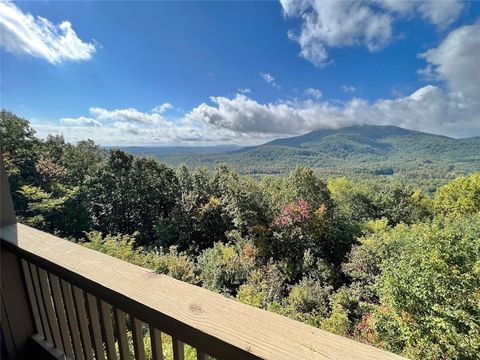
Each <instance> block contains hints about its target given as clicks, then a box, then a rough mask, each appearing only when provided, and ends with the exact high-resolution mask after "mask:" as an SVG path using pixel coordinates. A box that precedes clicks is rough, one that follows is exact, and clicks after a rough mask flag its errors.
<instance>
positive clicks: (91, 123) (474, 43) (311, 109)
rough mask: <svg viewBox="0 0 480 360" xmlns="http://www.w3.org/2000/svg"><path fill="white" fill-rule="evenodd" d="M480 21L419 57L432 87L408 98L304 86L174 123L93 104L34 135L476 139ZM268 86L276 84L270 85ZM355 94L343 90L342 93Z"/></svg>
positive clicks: (229, 102) (213, 105)
mask: <svg viewBox="0 0 480 360" xmlns="http://www.w3.org/2000/svg"><path fill="white" fill-rule="evenodd" d="M478 34H480V23H475V24H471V25H465V26H462V27H459V28H457V29H455V30H453V31H451V32H450V33H449V34H448V35H447V36H446V37H445V39H444V40H443V41H442V42H441V43H440V44H439V45H438V46H437V47H435V48H431V49H429V50H427V51H425V52H423V53H422V54H420V57H421V58H422V59H424V61H425V63H426V64H425V67H424V68H423V69H421V70H420V72H421V74H422V76H425V77H426V78H427V79H429V81H433V82H431V83H430V84H428V85H426V86H424V87H422V88H420V89H418V90H416V91H414V92H413V93H411V94H409V95H407V96H399V97H396V98H393V99H379V100H377V101H374V102H369V101H367V100H364V99H361V98H359V97H354V98H352V99H351V100H349V101H346V102H338V101H329V100H323V98H321V92H320V91H319V90H318V89H313V88H310V89H306V90H305V93H306V94H307V95H308V98H306V99H305V98H304V100H299V99H294V100H283V101H282V100H280V101H277V102H271V103H261V102H258V101H256V100H254V99H252V98H251V97H250V96H248V93H247V92H245V91H244V92H243V93H242V92H238V93H237V94H236V95H234V96H232V97H224V96H216V97H211V98H210V101H209V102H206V103H202V104H200V105H198V106H196V107H195V108H193V109H191V110H190V111H189V112H187V113H185V114H184V115H183V116H181V117H180V118H177V119H174V118H170V117H168V116H167V115H166V114H165V111H166V110H168V109H170V108H171V107H172V105H170V104H168V103H165V104H163V105H160V106H157V107H156V108H154V109H153V110H152V111H149V112H142V111H140V110H137V109H134V108H126V109H113V110H109V109H105V108H101V107H92V108H90V109H89V114H88V116H80V117H78V118H64V119H61V123H60V125H57V126H54V125H35V124H34V125H35V127H36V129H37V130H38V132H39V134H40V135H46V134H47V133H54V134H63V135H65V137H66V138H67V139H69V140H71V141H76V140H80V139H84V138H93V139H94V140H96V141H98V142H100V143H101V144H122V143H123V144H142V143H143V144H158V143H163V144H166V143H203V144H219V143H238V144H254V143H261V142H264V141H267V140H270V139H273V138H275V137H278V136H290V135H296V134H302V133H305V132H308V131H311V130H315V129H319V128H340V127H345V126H353V125H363V124H374V125H396V126H402V127H405V128H409V129H414V130H420V131H426V132H432V133H437V134H443V135H448V136H456V137H466V136H474V135H477V136H478V135H480V66H479V63H478V59H480V37H479V36H478ZM273 81H274V80H273ZM354 90H355V89H354V88H353V87H351V86H348V85H347V86H345V88H344V91H347V92H352V91H354Z"/></svg>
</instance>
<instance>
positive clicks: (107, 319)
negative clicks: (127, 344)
mask: <svg viewBox="0 0 480 360" xmlns="http://www.w3.org/2000/svg"><path fill="white" fill-rule="evenodd" d="M100 312H101V314H102V325H103V332H104V336H105V344H106V348H107V358H108V360H117V353H116V351H115V338H114V337H113V325H112V315H111V313H110V305H109V304H107V303H106V302H105V301H103V300H100Z"/></svg>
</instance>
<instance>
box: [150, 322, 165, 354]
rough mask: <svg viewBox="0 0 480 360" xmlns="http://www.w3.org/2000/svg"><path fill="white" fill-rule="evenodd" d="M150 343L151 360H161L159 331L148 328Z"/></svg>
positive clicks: (151, 327)
mask: <svg viewBox="0 0 480 360" xmlns="http://www.w3.org/2000/svg"><path fill="white" fill-rule="evenodd" d="M150 343H151V346H152V360H163V349H162V336H161V333H160V331H159V330H157V329H155V328H154V327H153V326H150Z"/></svg>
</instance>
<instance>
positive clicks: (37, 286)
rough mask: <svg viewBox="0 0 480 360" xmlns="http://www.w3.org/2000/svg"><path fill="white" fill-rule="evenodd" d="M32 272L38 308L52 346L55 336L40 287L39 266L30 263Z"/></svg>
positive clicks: (48, 341) (45, 332)
mask: <svg viewBox="0 0 480 360" xmlns="http://www.w3.org/2000/svg"><path fill="white" fill-rule="evenodd" d="M30 273H31V274H32V283H33V289H34V291H35V297H36V299H37V302H38V310H39V311H40V318H41V319H42V327H43V333H44V334H45V341H46V343H47V344H49V346H50V347H54V346H53V337H52V332H51V330H50V325H49V323H48V318H47V312H46V310H45V303H44V301H43V296H42V290H41V288H40V281H39V278H38V270H37V267H36V266H35V265H34V264H32V263H30Z"/></svg>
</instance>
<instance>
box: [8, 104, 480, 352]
mask: <svg viewBox="0 0 480 360" xmlns="http://www.w3.org/2000/svg"><path fill="white" fill-rule="evenodd" d="M0 135H1V139H2V155H3V160H4V163H5V166H6V170H7V173H8V176H9V181H10V187H11V190H12V197H13V200H14V206H15V209H16V212H17V216H18V218H19V221H21V222H23V223H25V224H28V225H31V226H33V227H36V228H38V229H41V230H45V231H48V232H51V233H55V234H57V235H59V236H62V237H64V238H68V239H70V240H72V241H75V242H79V243H82V244H83V245H84V246H87V247H89V248H92V249H95V250H98V251H101V252H104V253H107V254H109V255H112V256H116V257H119V258H121V259H124V260H126V261H130V262H133V263H135V264H138V265H141V266H145V267H148V268H151V269H154V270H155V271H157V272H159V273H164V274H168V275H170V276H173V277H175V278H177V279H180V280H183V281H187V282H189V283H192V284H195V285H199V286H203V287H205V288H208V289H210V290H212V291H216V292H219V293H222V294H224V295H225V296H228V297H232V298H235V299H237V300H238V301H241V302H243V303H246V304H249V305H252V306H256V307H260V308H263V309H267V310H270V311H273V312H277V313H280V314H283V315H285V316H289V317H291V318H293V319H297V320H299V321H303V322H306V323H308V324H311V325H313V326H317V327H319V328H322V329H325V330H327V331H331V332H334V333H337V334H340V335H343V336H348V337H351V338H354V339H356V340H359V341H362V342H367V343H370V344H373V345H375V346H378V347H382V348H385V349H388V350H390V351H394V352H397V353H400V354H403V355H405V356H408V357H411V358H415V359H446V358H448V359H474V358H478V354H479V353H480V293H479V290H478V289H480V174H479V173H473V174H471V175H467V176H464V177H460V178H457V179H455V180H453V181H450V182H449V183H447V184H446V185H444V186H441V187H439V188H438V189H437V190H436V191H435V193H433V194H428V193H425V192H424V191H422V190H421V189H420V188H417V187H415V186H413V185H411V184H406V183H402V182H398V181H394V180H392V181H382V182H375V181H352V180H349V179H347V178H346V177H340V178H330V179H322V178H319V177H318V176H316V175H315V174H314V172H313V171H312V170H311V169H310V168H307V167H297V168H295V169H294V170H292V171H291V172H290V173H289V174H286V175H283V176H264V177H261V178H254V177H250V176H245V175H239V174H238V173H236V172H234V171H231V170H230V169H229V168H228V167H227V166H219V167H217V168H216V169H215V170H214V171H209V170H206V169H195V170H190V169H188V168H187V167H185V166H180V167H178V168H175V169H173V168H170V167H168V166H166V165H164V164H162V163H160V162H158V161H157V160H155V159H153V158H144V157H135V156H132V155H130V154H128V153H126V152H124V151H121V150H115V149H112V150H109V151H106V150H104V149H102V148H101V147H100V146H98V145H96V144H95V143H94V142H93V141H91V140H86V141H80V142H79V143H77V144H69V143H66V142H65V141H64V139H63V138H62V137H60V136H49V137H47V138H46V139H43V140H42V139H39V138H37V137H36V136H35V131H34V130H33V129H32V128H31V126H30V124H29V122H28V121H27V120H25V119H22V118H19V117H17V116H16V115H14V114H13V113H10V112H8V111H5V110H3V111H2V112H1V117H0Z"/></svg>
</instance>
